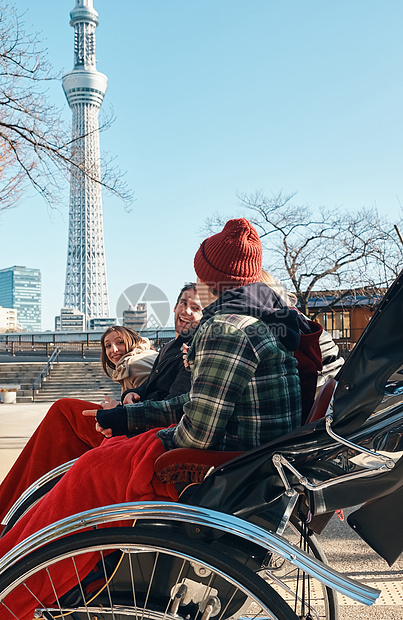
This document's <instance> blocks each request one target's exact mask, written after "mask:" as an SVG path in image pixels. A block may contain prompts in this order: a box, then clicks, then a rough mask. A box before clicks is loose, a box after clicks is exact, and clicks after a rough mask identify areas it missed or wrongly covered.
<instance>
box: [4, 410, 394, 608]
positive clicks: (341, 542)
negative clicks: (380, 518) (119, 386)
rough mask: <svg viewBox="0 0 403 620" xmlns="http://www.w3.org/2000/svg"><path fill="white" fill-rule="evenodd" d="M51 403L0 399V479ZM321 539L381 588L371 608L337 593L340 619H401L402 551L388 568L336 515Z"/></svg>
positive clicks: (346, 569)
mask: <svg viewBox="0 0 403 620" xmlns="http://www.w3.org/2000/svg"><path fill="white" fill-rule="evenodd" d="M50 405H51V403H20V404H18V403H17V404H10V405H7V404H4V403H0V481H1V480H3V478H4V476H5V475H6V473H7V472H8V470H9V468H10V467H11V465H12V463H13V462H14V460H15V459H16V458H17V456H18V454H19V453H20V451H21V450H22V448H23V447H24V445H25V443H26V442H27V441H28V439H29V437H30V436H31V434H32V432H33V430H34V429H35V428H36V426H37V425H38V424H39V422H40V421H41V420H42V418H43V416H44V415H45V413H46V411H47V410H48V408H49V407H50ZM379 526H380V527H382V524H381V523H380V524H379ZM320 541H321V543H322V545H323V547H324V549H325V552H326V554H327V557H328V560H329V563H330V565H331V566H332V567H333V568H335V569H336V570H339V571H341V572H342V573H344V574H346V575H348V576H350V577H352V578H353V579H358V580H359V581H363V582H365V583H367V584H368V585H372V586H374V587H376V588H378V589H380V590H381V591H382V595H381V597H380V599H379V600H378V601H377V603H376V604H375V605H374V606H372V607H371V608H368V607H366V606H364V605H359V604H352V602H351V600H348V599H343V598H342V597H340V620H351V619H354V620H367V619H368V620H403V555H402V556H400V559H399V560H397V562H395V564H394V566H393V567H392V568H389V567H388V565H387V564H386V562H384V561H383V560H381V559H380V558H379V557H378V556H377V555H376V554H375V553H373V552H372V551H371V550H370V549H369V547H367V545H365V543H363V542H362V541H361V539H360V538H359V537H358V536H357V535H356V534H355V533H354V532H353V531H352V530H351V529H350V528H349V527H348V525H347V523H346V522H344V523H342V522H341V521H340V520H339V519H338V518H337V517H333V519H332V520H331V521H330V523H329V524H328V526H327V527H326V529H325V531H324V533H323V534H322V536H321V537H320Z"/></svg>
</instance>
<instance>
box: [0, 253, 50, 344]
mask: <svg viewBox="0 0 403 620" xmlns="http://www.w3.org/2000/svg"><path fill="white" fill-rule="evenodd" d="M0 306H2V307H3V308H12V309H14V310H16V311H17V315H18V322H19V323H20V324H21V327H22V329H23V330H24V331H27V332H36V331H41V313H42V288H41V272H40V271H39V269H31V268H30V267H22V266H18V265H14V266H13V267H8V268H7V269H0Z"/></svg>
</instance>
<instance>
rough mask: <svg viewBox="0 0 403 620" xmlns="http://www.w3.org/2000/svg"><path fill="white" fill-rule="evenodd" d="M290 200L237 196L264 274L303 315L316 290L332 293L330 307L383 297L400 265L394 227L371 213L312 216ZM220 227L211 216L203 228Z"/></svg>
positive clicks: (318, 213)
mask: <svg viewBox="0 0 403 620" xmlns="http://www.w3.org/2000/svg"><path fill="white" fill-rule="evenodd" d="M294 198H295V194H291V195H283V194H282V193H279V194H277V195H275V196H272V197H267V196H265V195H264V194H263V192H261V191H260V192H256V193H255V194H253V195H245V194H243V195H240V196H239V199H240V203H241V207H242V211H243V215H244V216H245V217H248V219H249V220H250V221H251V222H252V223H253V224H254V226H255V227H256V229H257V230H258V232H259V234H260V238H261V240H262V244H263V247H264V250H265V255H264V262H265V264H266V265H267V266H268V270H269V271H270V272H271V273H273V274H274V276H275V277H277V278H279V279H281V280H282V281H283V283H284V285H285V286H287V288H289V289H290V290H291V291H292V292H293V293H294V294H295V295H296V297H297V299H298V302H299V307H300V308H301V310H302V312H304V313H307V310H308V299H309V297H311V296H312V294H313V292H314V291H315V290H316V291H317V290H326V291H327V292H330V293H331V295H330V297H332V301H331V302H330V303H329V307H331V306H334V305H335V303H337V302H338V301H340V300H341V299H342V298H343V297H346V296H350V295H352V294H357V292H358V291H362V292H363V293H364V294H365V293H367V292H368V289H370V290H371V293H372V294H373V293H376V292H379V293H380V294H382V292H383V287H385V286H388V285H389V284H390V283H391V282H392V281H393V280H394V278H395V277H396V275H397V274H398V273H399V270H400V269H401V265H402V259H403V246H402V245H401V244H400V241H399V239H398V237H397V235H396V233H395V231H394V229H393V226H392V225H391V224H389V222H388V221H387V220H386V219H382V218H380V217H379V215H378V212H377V210H376V209H373V208H372V209H364V208H363V209H359V210H357V211H355V212H351V211H343V210H342V209H332V210H330V209H326V208H324V207H323V208H321V209H319V210H318V211H314V210H313V209H311V208H310V207H308V206H301V205H295V204H294V203H293V199H294ZM222 223H223V218H222V217H220V216H215V217H214V218H211V219H210V220H208V221H207V224H206V227H207V229H208V230H210V231H212V230H216V227H217V226H218V225H220V226H221V225H222ZM321 311H322V312H323V311H324V308H323V307H322V308H321Z"/></svg>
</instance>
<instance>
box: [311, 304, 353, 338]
mask: <svg viewBox="0 0 403 620" xmlns="http://www.w3.org/2000/svg"><path fill="white" fill-rule="evenodd" d="M315 320H316V321H317V322H318V323H320V324H321V325H322V327H323V329H325V330H326V331H327V332H329V333H330V335H331V336H332V338H334V339H335V340H340V339H343V340H344V339H349V338H350V337H351V329H350V313H349V312H337V311H335V312H321V313H320V314H318V315H317V317H316V318H315Z"/></svg>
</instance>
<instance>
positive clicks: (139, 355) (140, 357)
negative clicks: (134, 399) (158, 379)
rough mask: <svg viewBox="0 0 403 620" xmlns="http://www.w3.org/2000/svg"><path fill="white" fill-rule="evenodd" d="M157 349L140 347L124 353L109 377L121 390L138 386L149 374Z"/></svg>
mask: <svg viewBox="0 0 403 620" xmlns="http://www.w3.org/2000/svg"><path fill="white" fill-rule="evenodd" d="M157 355H158V353H157V351H153V350H152V349H150V348H148V350H145V351H144V348H143V347H142V349H141V350H139V348H137V349H135V350H134V351H130V352H129V353H126V354H125V355H124V356H123V357H121V358H120V360H119V361H118V363H117V365H116V368H115V369H114V370H112V374H111V377H112V379H113V381H115V382H116V383H120V385H121V386H122V392H124V391H125V390H130V389H132V388H136V387H138V386H139V385H140V384H141V383H143V381H144V380H145V379H147V377H148V375H149V374H150V371H151V368H152V367H153V364H154V360H155V358H156V357H157Z"/></svg>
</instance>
